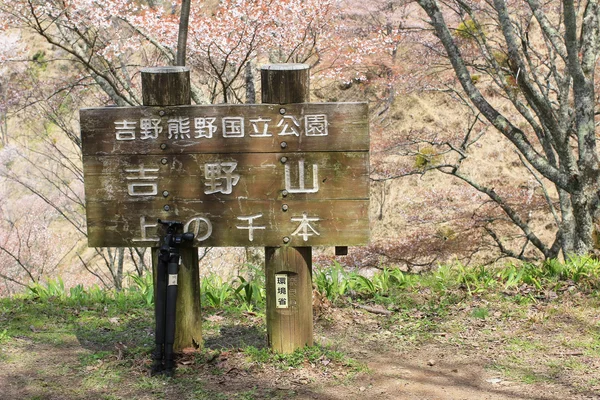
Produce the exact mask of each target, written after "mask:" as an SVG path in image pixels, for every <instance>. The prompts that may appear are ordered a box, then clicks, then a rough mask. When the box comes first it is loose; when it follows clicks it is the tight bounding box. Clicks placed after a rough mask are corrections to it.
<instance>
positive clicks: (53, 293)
mask: <svg viewBox="0 0 600 400" xmlns="http://www.w3.org/2000/svg"><path fill="white" fill-rule="evenodd" d="M27 293H28V294H29V295H30V296H31V297H33V298H36V299H40V300H48V299H50V298H53V297H55V298H58V299H60V300H65V299H66V298H67V297H68V295H67V292H66V291H65V283H64V282H63V280H62V278H60V277H59V278H58V279H57V280H54V279H48V280H47V281H46V284H45V285H42V284H40V283H39V282H35V283H32V284H30V285H29V286H28V287H27Z"/></svg>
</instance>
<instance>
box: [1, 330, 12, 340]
mask: <svg viewBox="0 0 600 400" xmlns="http://www.w3.org/2000/svg"><path fill="white" fill-rule="evenodd" d="M10 339H11V337H10V335H9V334H8V329H4V330H3V331H1V332H0V343H4V342H8V341H9V340H10Z"/></svg>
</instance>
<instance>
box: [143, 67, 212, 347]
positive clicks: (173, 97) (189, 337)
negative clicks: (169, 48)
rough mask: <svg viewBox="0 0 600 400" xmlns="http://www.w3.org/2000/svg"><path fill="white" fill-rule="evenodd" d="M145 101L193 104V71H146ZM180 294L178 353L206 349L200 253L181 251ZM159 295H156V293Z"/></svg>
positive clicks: (154, 262)
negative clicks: (202, 310)
mask: <svg viewBox="0 0 600 400" xmlns="http://www.w3.org/2000/svg"><path fill="white" fill-rule="evenodd" d="M142 98H143V103H144V105H145V106H180V105H189V104H191V99H190V70H189V68H186V67H158V68H146V69H143V70H142ZM180 255H181V265H180V267H179V277H178V279H177V282H178V291H177V321H176V324H175V343H174V345H173V348H174V349H175V351H181V350H182V349H184V348H189V347H194V348H198V347H200V346H202V316H201V310H200V271H199V265H198V249H197V248H191V249H190V248H182V249H181V250H180ZM157 265H158V248H152V271H153V274H154V277H155V287H156V267H157ZM155 293H156V292H155Z"/></svg>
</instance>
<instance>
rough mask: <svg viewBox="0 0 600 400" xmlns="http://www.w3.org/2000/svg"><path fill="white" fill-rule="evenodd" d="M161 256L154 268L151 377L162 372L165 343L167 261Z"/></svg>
mask: <svg viewBox="0 0 600 400" xmlns="http://www.w3.org/2000/svg"><path fill="white" fill-rule="evenodd" d="M163 258H164V257H163V254H160V255H159V257H158V266H157V268H156V274H157V276H156V293H154V319H155V321H156V327H155V334H154V342H155V344H156V347H155V349H154V353H153V354H152V358H153V359H154V362H153V364H152V371H151V375H155V374H158V373H160V372H161V371H163V370H164V365H163V345H164V343H165V306H166V294H167V261H166V260H164V259H163Z"/></svg>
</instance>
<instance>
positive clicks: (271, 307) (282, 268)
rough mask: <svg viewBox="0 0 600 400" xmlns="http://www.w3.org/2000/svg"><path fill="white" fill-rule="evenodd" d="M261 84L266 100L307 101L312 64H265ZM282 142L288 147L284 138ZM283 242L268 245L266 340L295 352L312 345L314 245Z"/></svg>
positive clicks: (266, 259)
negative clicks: (293, 245)
mask: <svg viewBox="0 0 600 400" xmlns="http://www.w3.org/2000/svg"><path fill="white" fill-rule="evenodd" d="M261 86H262V90H261V91H262V102H263V103H271V104H281V105H284V104H291V103H305V102H308V101H309V97H310V96H309V91H310V69H309V66H308V65H306V64H270V65H265V66H263V67H262V70H261ZM280 145H281V147H282V148H285V147H286V144H285V142H284V141H282V142H281V143H280ZM286 211H287V210H285V211H284V210H282V211H281V212H286ZM284 241H285V238H282V246H281V247H265V277H266V286H267V287H266V292H267V304H266V306H267V310H266V314H267V341H268V344H269V346H270V347H271V349H273V350H274V351H277V352H280V353H292V352H293V351H294V350H296V349H298V348H302V347H304V346H312V345H313V310H312V247H291V246H287V245H285V243H284ZM280 301H281V303H284V304H285V306H287V307H284V306H283V305H284V304H280V303H279V302H280Z"/></svg>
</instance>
